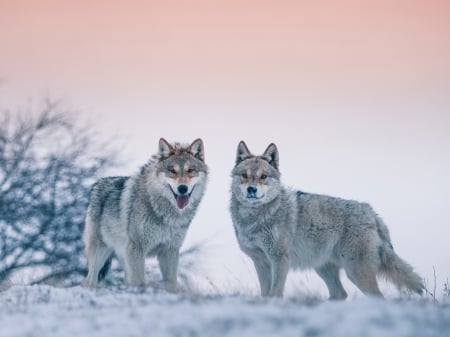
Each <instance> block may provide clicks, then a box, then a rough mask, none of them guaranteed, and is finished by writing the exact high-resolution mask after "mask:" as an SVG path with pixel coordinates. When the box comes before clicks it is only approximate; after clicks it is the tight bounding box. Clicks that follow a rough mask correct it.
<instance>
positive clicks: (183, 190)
mask: <svg viewBox="0 0 450 337" xmlns="http://www.w3.org/2000/svg"><path fill="white" fill-rule="evenodd" d="M188 189H189V188H188V187H187V186H186V185H179V186H178V193H180V194H186V192H187V191H188Z"/></svg>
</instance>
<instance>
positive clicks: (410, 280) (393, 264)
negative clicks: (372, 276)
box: [377, 218, 425, 295]
mask: <svg viewBox="0 0 450 337" xmlns="http://www.w3.org/2000/svg"><path fill="white" fill-rule="evenodd" d="M377 227H378V234H379V236H380V238H381V240H382V244H381V247H380V250H379V253H380V259H381V268H380V272H381V274H383V275H384V276H385V277H386V278H388V279H389V280H391V281H392V282H393V283H394V284H395V285H397V287H399V288H403V287H404V288H407V289H408V290H410V291H412V292H416V293H418V294H419V295H421V294H422V293H423V291H424V289H425V287H424V284H423V281H422V278H421V277H420V276H419V275H418V274H417V273H415V272H414V270H413V268H412V267H411V266H410V265H409V264H408V263H406V262H405V261H404V260H403V259H402V258H400V257H399V256H398V255H397V254H396V253H395V252H394V248H393V247H392V243H391V240H390V237H389V231H388V229H387V227H386V225H385V224H384V223H383V221H382V220H381V219H380V218H377Z"/></svg>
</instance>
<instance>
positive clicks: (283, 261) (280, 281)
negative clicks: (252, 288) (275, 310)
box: [270, 254, 289, 297]
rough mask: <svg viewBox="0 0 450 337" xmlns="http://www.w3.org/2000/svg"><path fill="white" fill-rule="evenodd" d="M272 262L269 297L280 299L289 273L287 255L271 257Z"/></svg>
mask: <svg viewBox="0 0 450 337" xmlns="http://www.w3.org/2000/svg"><path fill="white" fill-rule="evenodd" d="M271 262H272V268H271V269H272V289H271V290H270V296H277V297H282V296H283V292H284V284H285V283H286V278H287V273H288V271H289V258H288V255H287V254H282V255H279V256H273V257H271Z"/></svg>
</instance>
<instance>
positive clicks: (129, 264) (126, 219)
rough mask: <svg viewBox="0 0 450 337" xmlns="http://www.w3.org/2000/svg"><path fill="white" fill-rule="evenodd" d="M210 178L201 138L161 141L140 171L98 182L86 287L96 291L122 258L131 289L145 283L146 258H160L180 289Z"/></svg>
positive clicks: (89, 226)
mask: <svg viewBox="0 0 450 337" xmlns="http://www.w3.org/2000/svg"><path fill="white" fill-rule="evenodd" d="M207 176H208V167H207V165H206V164H205V161H204V147H203V142H202V140H201V139H197V140H195V141H194V142H192V144H190V145H181V144H179V143H175V144H169V143H168V142H167V141H166V140H165V139H163V138H161V139H160V141H159V151H158V153H157V154H156V155H154V156H153V157H152V159H151V160H150V161H149V162H148V163H147V164H146V165H144V166H143V167H142V168H141V170H140V172H139V173H137V174H135V175H133V176H130V177H108V178H103V179H100V180H99V181H97V183H95V184H94V186H93V188H92V191H91V195H90V200H89V206H88V209H87V216H86V225H85V230H84V242H85V245H86V257H87V261H88V270H89V271H88V275H87V277H86V279H85V281H84V285H85V286H86V287H90V288H93V287H96V286H97V283H98V281H99V280H101V279H102V278H103V277H104V276H105V275H106V272H107V271H108V268H109V264H110V260H111V256H112V254H113V253H115V254H116V255H117V257H118V258H119V261H120V262H121V264H122V265H123V267H124V269H125V275H126V280H127V283H128V284H129V285H133V286H144V285H145V268H144V261H145V257H146V256H156V257H157V258H158V262H159V266H160V269H161V274H162V278H163V283H164V287H165V289H166V290H167V291H171V292H174V291H176V288H177V268H178V258H179V250H180V247H181V245H182V243H183V241H184V238H185V236H186V232H187V230H188V227H189V225H190V223H191V221H192V219H193V217H194V215H195V213H196V210H197V207H198V205H199V204H200V201H201V200H202V197H203V194H204V191H205V187H206V183H207Z"/></svg>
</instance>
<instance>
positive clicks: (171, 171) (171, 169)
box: [169, 167, 177, 174]
mask: <svg viewBox="0 0 450 337" xmlns="http://www.w3.org/2000/svg"><path fill="white" fill-rule="evenodd" d="M169 172H170V173H172V174H177V171H175V169H174V168H173V167H171V168H170V169H169Z"/></svg>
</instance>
